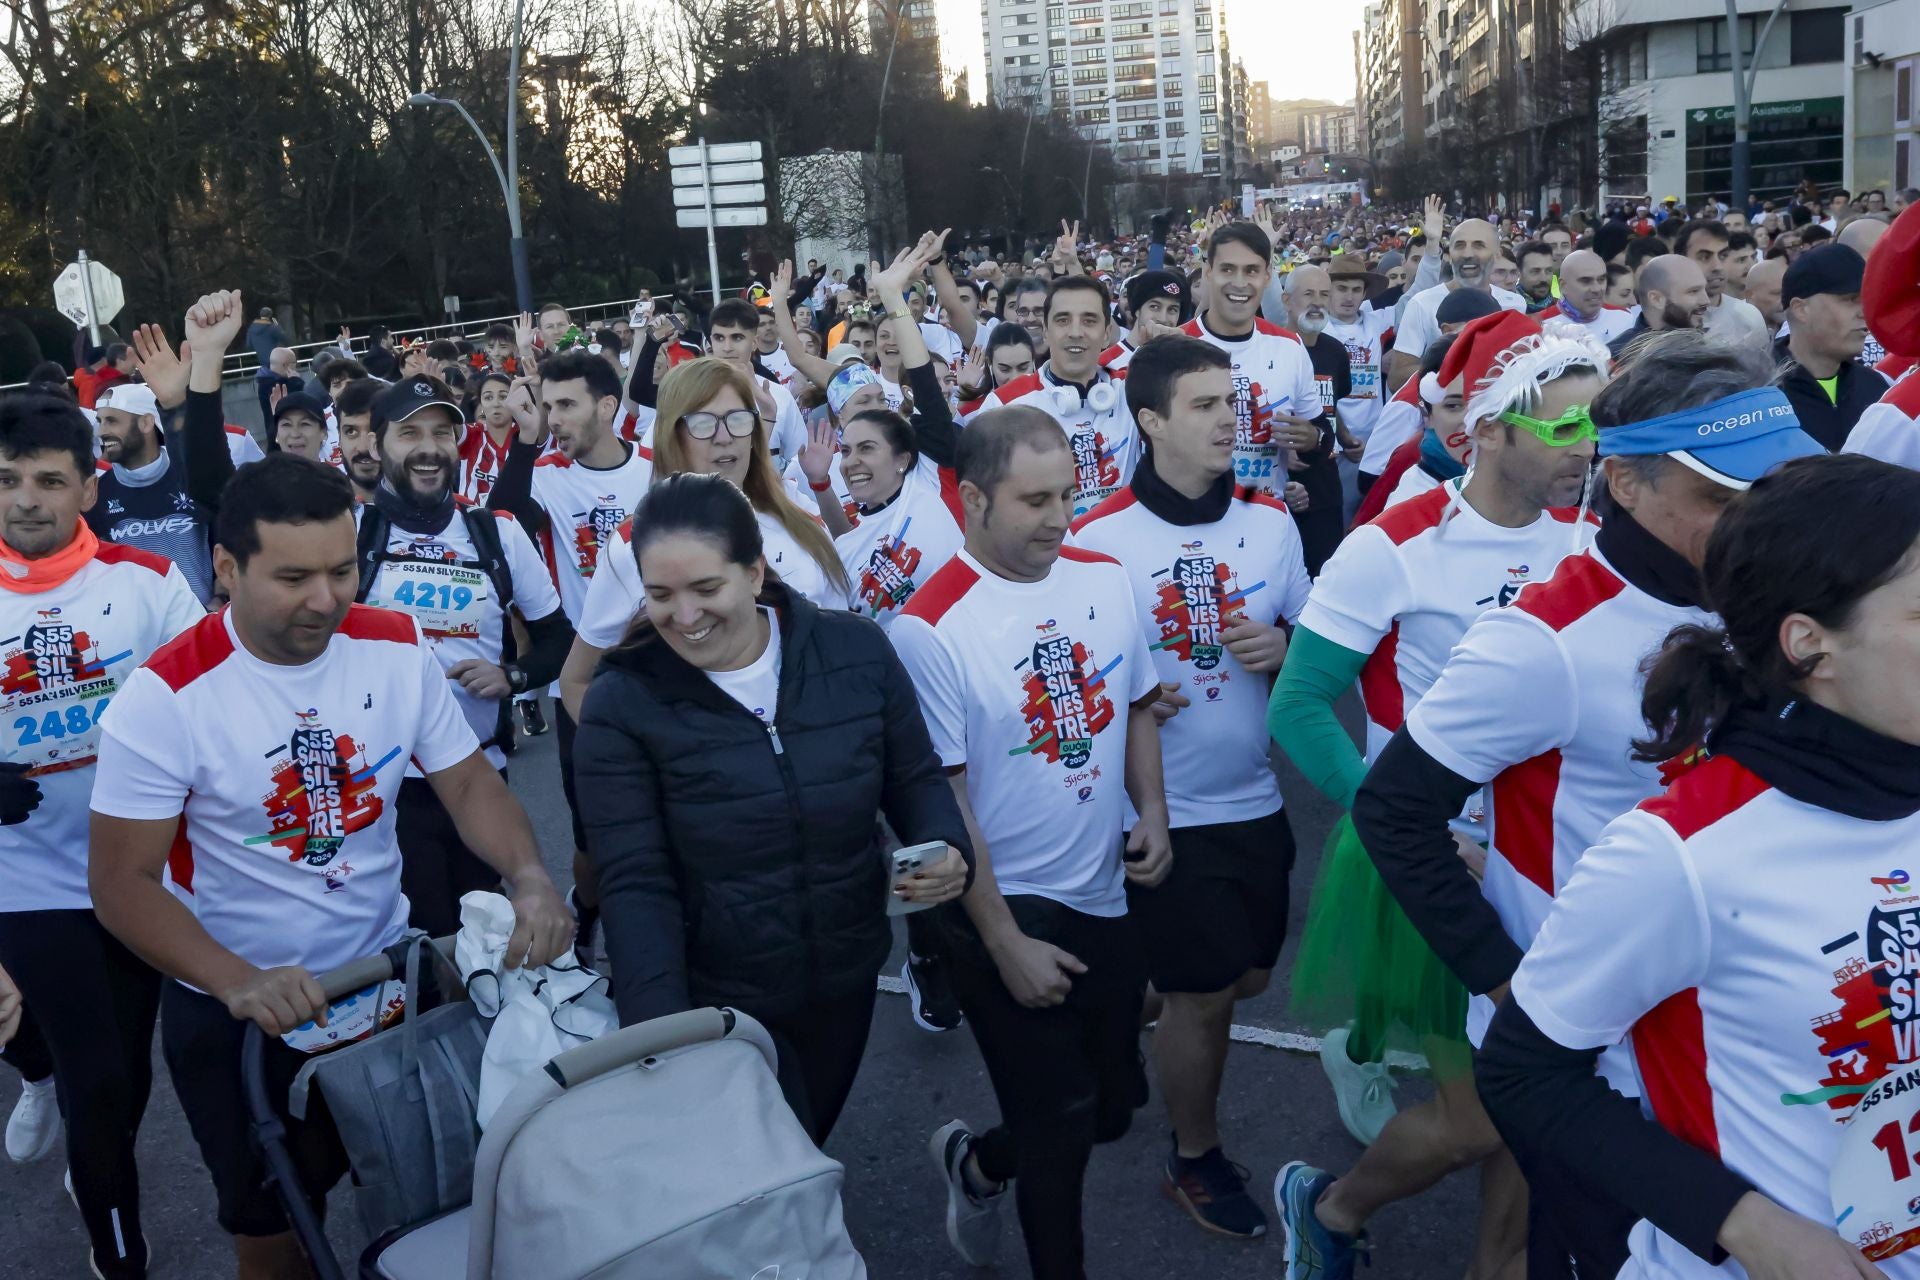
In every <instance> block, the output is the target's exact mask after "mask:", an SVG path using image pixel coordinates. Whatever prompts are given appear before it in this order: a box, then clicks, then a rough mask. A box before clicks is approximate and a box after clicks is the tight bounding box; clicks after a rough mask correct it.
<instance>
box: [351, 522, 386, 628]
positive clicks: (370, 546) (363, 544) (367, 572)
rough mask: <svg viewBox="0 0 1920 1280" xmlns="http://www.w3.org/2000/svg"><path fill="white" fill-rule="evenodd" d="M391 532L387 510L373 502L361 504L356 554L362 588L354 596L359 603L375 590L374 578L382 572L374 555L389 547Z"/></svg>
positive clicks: (365, 600)
mask: <svg viewBox="0 0 1920 1280" xmlns="http://www.w3.org/2000/svg"><path fill="white" fill-rule="evenodd" d="M391 533H392V527H391V526H390V525H389V524H388V522H387V516H386V513H385V512H383V511H381V510H380V508H379V507H378V506H377V505H375V504H374V503H371V502H368V503H365V504H363V505H362V506H361V508H360V531H359V536H358V539H357V540H356V541H355V543H354V555H355V557H356V559H357V561H358V563H359V565H360V590H359V591H358V592H356V593H355V594H354V597H353V598H354V602H355V603H357V604H365V603H366V602H367V593H368V592H369V591H371V590H373V580H374V578H375V576H376V575H378V573H379V572H380V562H379V561H378V560H377V559H375V558H374V557H376V556H378V555H379V554H380V553H381V552H382V551H385V550H386V549H387V538H388V535H389V534H391Z"/></svg>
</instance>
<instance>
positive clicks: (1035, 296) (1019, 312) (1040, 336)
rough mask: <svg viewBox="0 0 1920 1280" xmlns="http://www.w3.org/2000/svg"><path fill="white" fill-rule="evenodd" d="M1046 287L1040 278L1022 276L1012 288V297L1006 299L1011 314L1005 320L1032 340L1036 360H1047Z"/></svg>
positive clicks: (1045, 282) (1044, 281)
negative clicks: (1012, 323) (1023, 331)
mask: <svg viewBox="0 0 1920 1280" xmlns="http://www.w3.org/2000/svg"><path fill="white" fill-rule="evenodd" d="M1047 287H1048V285H1047V281H1046V280H1044V279H1042V278H1041V277H1040V276H1022V277H1020V282H1019V283H1018V284H1016V285H1014V286H1013V296H1012V297H1011V298H1009V299H1007V308H1008V310H1009V311H1010V312H1011V313H1012V314H1010V315H1009V316H1008V317H1007V318H1008V319H1010V320H1012V321H1014V322H1015V323H1016V324H1018V325H1019V326H1020V327H1021V328H1022V329H1025V330H1026V331H1027V336H1028V337H1029V338H1032V339H1033V355H1034V359H1036V360H1044V359H1046V358H1047Z"/></svg>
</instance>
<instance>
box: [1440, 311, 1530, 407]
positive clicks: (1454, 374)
mask: <svg viewBox="0 0 1920 1280" xmlns="http://www.w3.org/2000/svg"><path fill="white" fill-rule="evenodd" d="M1539 336H1540V324H1539V322H1538V321H1536V320H1535V319H1533V317H1531V316H1528V315H1523V314H1522V313H1520V312H1518V311H1505V310H1502V311H1496V312H1495V313H1494V314H1492V315H1490V316H1481V317H1479V318H1478V319H1476V320H1471V321H1469V322H1468V323H1467V327H1466V328H1464V329H1462V330H1461V331H1460V333H1459V335H1458V336H1457V337H1455V338H1454V340H1453V346H1452V347H1450V348H1449V349H1448V351H1447V358H1446V359H1444V360H1442V361H1441V362H1440V372H1439V373H1437V374H1434V373H1429V374H1426V375H1424V376H1422V377H1421V379H1420V398H1421V399H1423V400H1425V401H1426V402H1427V403H1428V404H1439V403H1440V402H1441V401H1442V400H1444V399H1446V398H1447V391H1446V389H1447V388H1448V387H1450V386H1452V385H1453V384H1454V382H1456V381H1457V380H1459V379H1461V378H1462V377H1464V378H1465V382H1463V383H1462V384H1461V385H1462V390H1464V391H1465V392H1466V394H1467V395H1468V396H1469V397H1471V396H1472V395H1473V394H1474V393H1475V392H1477V391H1478V390H1479V388H1480V383H1481V382H1482V381H1483V380H1486V379H1488V378H1490V377H1492V376H1493V375H1494V374H1495V373H1497V372H1498V364H1499V360H1498V357H1499V356H1500V354H1501V353H1502V352H1503V351H1506V350H1507V349H1508V348H1510V347H1512V346H1513V345H1514V344H1515V343H1519V342H1524V341H1525V340H1526V339H1528V338H1538V337H1539Z"/></svg>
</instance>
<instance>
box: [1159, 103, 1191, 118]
mask: <svg viewBox="0 0 1920 1280" xmlns="http://www.w3.org/2000/svg"><path fill="white" fill-rule="evenodd" d="M1185 114H1187V104H1186V103H1184V102H1169V103H1167V104H1166V105H1165V106H1163V107H1162V108H1161V109H1160V115H1161V117H1162V118H1164V119H1167V120H1178V119H1179V118H1180V117H1181V116H1183V115H1185Z"/></svg>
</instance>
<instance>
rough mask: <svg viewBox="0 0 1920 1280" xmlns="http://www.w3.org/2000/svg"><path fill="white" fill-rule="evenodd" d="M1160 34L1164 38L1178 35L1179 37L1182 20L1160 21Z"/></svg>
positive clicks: (1167, 19)
mask: <svg viewBox="0 0 1920 1280" xmlns="http://www.w3.org/2000/svg"><path fill="white" fill-rule="evenodd" d="M1160 34H1161V35H1163V36H1177V35H1179V34H1180V19H1178V18H1162V19H1160Z"/></svg>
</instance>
